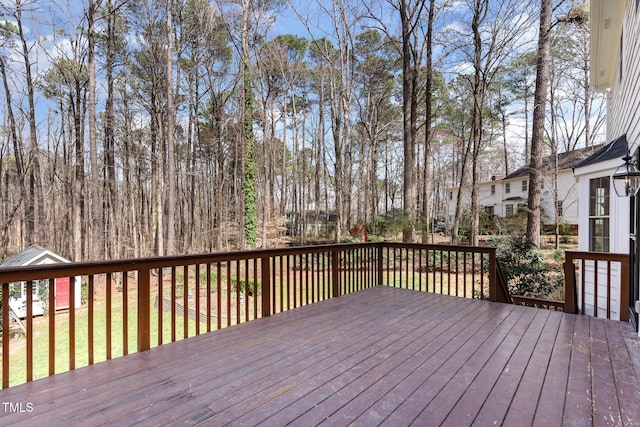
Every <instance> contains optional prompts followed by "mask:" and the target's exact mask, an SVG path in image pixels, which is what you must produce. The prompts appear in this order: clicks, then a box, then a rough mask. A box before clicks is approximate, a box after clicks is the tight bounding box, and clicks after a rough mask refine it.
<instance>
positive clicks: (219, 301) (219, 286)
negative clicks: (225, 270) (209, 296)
mask: <svg viewBox="0 0 640 427" xmlns="http://www.w3.org/2000/svg"><path fill="white" fill-rule="evenodd" d="M216 274H217V277H216V284H217V290H218V292H216V293H217V295H216V321H217V323H216V327H217V329H218V330H219V329H222V263H221V262H218V263H216Z"/></svg>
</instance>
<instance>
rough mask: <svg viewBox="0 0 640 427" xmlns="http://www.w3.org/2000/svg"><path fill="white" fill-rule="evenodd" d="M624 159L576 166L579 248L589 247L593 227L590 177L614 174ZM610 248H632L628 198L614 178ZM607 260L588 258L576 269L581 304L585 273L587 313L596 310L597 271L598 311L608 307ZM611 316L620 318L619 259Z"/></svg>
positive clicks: (601, 312)
mask: <svg viewBox="0 0 640 427" xmlns="http://www.w3.org/2000/svg"><path fill="white" fill-rule="evenodd" d="M621 163H622V161H621V160H620V159H613V160H608V161H605V162H600V163H595V164H592V165H589V166H586V167H584V168H580V169H576V172H575V174H576V179H577V180H578V187H579V188H578V191H579V193H580V195H581V197H580V199H579V201H578V204H579V207H578V211H579V226H578V230H579V232H578V250H579V251H589V250H590V249H591V248H590V246H589V240H590V230H589V181H590V180H591V179H594V178H600V177H604V176H611V175H613V174H614V172H615V170H616V168H617V167H618V166H619V165H620V164H621ZM609 195H610V198H609V218H610V220H609V227H610V228H609V252H612V253H628V252H629V200H630V199H629V198H627V197H617V196H616V195H615V190H614V189H613V181H611V183H610V188H609ZM608 268H609V266H608V265H607V263H598V266H597V267H596V265H595V263H594V262H593V261H588V262H586V264H585V268H584V269H582V266H581V265H580V266H579V267H578V271H577V279H576V283H577V284H578V287H579V289H578V292H577V294H578V306H579V307H580V306H581V305H582V299H581V296H582V289H581V288H580V284H582V283H583V280H582V276H583V275H584V284H585V286H584V287H585V298H584V299H585V314H588V315H593V314H594V311H595V304H594V301H595V295H596V292H595V284H596V274H597V283H598V292H597V295H598V304H597V306H598V312H599V315H600V316H605V315H606V312H605V310H606V307H607V279H606V278H607V269H608ZM610 268H611V284H610V285H611V291H610V292H611V294H610V295H611V297H610V307H611V318H612V319H614V320H619V319H620V312H621V310H622V309H624V308H622V309H621V308H620V301H621V295H620V280H621V276H620V274H621V266H620V264H619V263H611V266H610Z"/></svg>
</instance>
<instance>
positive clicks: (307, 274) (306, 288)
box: [300, 253, 313, 304]
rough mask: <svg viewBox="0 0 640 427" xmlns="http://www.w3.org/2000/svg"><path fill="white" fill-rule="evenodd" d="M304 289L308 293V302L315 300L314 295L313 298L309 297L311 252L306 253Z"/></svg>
mask: <svg viewBox="0 0 640 427" xmlns="http://www.w3.org/2000/svg"><path fill="white" fill-rule="evenodd" d="M300 261H302V256H300ZM304 289H305V295H306V301H307V304H309V302H313V295H311V299H309V254H308V253H307V254H304Z"/></svg>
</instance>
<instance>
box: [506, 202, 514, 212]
mask: <svg viewBox="0 0 640 427" xmlns="http://www.w3.org/2000/svg"><path fill="white" fill-rule="evenodd" d="M504 213H505V215H513V205H512V204H511V203H509V204H508V205H505V207H504Z"/></svg>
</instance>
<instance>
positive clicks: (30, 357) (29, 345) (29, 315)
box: [3, 280, 33, 382]
mask: <svg viewBox="0 0 640 427" xmlns="http://www.w3.org/2000/svg"><path fill="white" fill-rule="evenodd" d="M26 286H27V336H26V337H25V338H26V341H27V382H31V381H33V281H32V280H27V284H26ZM7 326H8V325H7ZM7 331H9V328H7ZM7 335H9V334H7ZM3 339H4V336H3ZM3 356H4V355H3Z"/></svg>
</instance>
